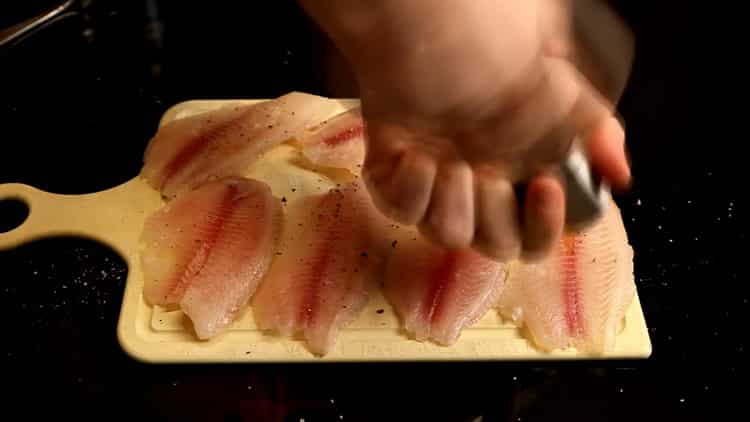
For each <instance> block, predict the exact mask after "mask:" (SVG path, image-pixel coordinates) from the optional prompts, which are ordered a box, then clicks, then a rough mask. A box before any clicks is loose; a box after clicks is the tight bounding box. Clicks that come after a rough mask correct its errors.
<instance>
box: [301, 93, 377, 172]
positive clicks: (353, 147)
mask: <svg viewBox="0 0 750 422" xmlns="http://www.w3.org/2000/svg"><path fill="white" fill-rule="evenodd" d="M299 143H300V145H301V146H302V153H303V154H304V155H305V157H307V159H308V160H310V161H311V162H312V163H313V164H315V165H317V166H321V167H333V168H342V169H347V170H349V171H350V172H352V173H353V174H360V173H361V172H362V163H363V162H364V160H365V141H364V122H363V120H362V114H361V111H360V109H359V108H355V109H351V110H348V111H345V112H343V113H340V114H338V115H336V116H334V117H332V118H330V119H328V120H326V121H324V122H322V123H321V125H320V126H319V127H317V128H314V129H313V130H312V131H311V132H310V133H308V134H307V135H305V136H303V137H302V138H301V139H300V141H299Z"/></svg>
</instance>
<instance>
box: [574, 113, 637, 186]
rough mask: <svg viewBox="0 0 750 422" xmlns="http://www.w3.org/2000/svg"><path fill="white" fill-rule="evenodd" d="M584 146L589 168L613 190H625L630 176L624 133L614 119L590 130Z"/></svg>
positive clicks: (607, 120)
mask: <svg viewBox="0 0 750 422" xmlns="http://www.w3.org/2000/svg"><path fill="white" fill-rule="evenodd" d="M584 146H585V148H586V151H587V154H588V157H589V161H590V162H591V168H592V169H593V171H594V172H596V173H598V174H599V175H601V176H602V177H603V178H605V179H606V180H608V181H609V183H610V184H611V185H612V187H613V188H615V189H627V188H628V187H629V186H630V182H631V174H630V165H629V164H628V160H627V156H626V153H625V131H624V130H623V128H622V125H620V122H618V121H617V119H616V118H614V117H611V118H609V119H606V120H604V121H603V122H602V123H601V124H599V125H597V126H596V127H594V129H592V130H591V131H590V132H589V134H588V138H587V139H586V141H585V143H584Z"/></svg>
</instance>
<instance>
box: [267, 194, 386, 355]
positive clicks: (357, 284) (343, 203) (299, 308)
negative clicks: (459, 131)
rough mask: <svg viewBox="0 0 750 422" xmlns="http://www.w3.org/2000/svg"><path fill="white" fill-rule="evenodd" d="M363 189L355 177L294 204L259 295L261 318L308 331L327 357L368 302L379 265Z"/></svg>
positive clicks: (282, 328) (289, 331)
mask: <svg viewBox="0 0 750 422" xmlns="http://www.w3.org/2000/svg"><path fill="white" fill-rule="evenodd" d="M373 212H374V208H373V206H372V204H371V203H370V201H369V198H368V197H367V194H366V192H365V191H364V188H363V187H362V186H361V185H360V184H358V183H350V184H347V185H344V186H342V187H341V188H335V189H331V190H330V191H329V192H327V193H325V194H320V195H312V196H310V197H308V198H305V199H303V200H300V201H299V202H297V203H296V204H294V205H293V206H292V208H291V209H290V210H289V214H288V215H287V222H286V223H285V230H284V232H283V235H282V240H281V242H280V246H279V251H280V253H281V254H280V255H279V256H276V258H275V259H274V262H273V264H272V265H271V269H270V270H269V273H268V276H267V277H266V279H265V280H264V281H263V283H262V284H261V286H260V288H259V289H258V292H257V294H256V295H255V297H254V298H253V303H252V306H253V309H254V314H255V321H256V324H257V325H258V327H259V328H261V329H263V330H272V331H276V332H278V333H279V334H281V335H282V336H292V335H294V334H295V333H302V336H303V337H304V339H305V341H306V343H307V345H308V348H309V349H310V351H312V352H313V353H315V354H318V355H324V354H326V353H328V352H330V350H331V349H332V348H333V347H334V345H335V343H336V337H337V336H338V333H339V330H340V328H342V327H344V326H346V325H347V324H349V323H350V322H351V321H353V320H354V319H355V318H356V317H357V316H358V315H359V313H360V311H361V310H362V308H363V307H364V306H365V305H366V303H367V300H368V295H369V292H370V290H371V288H372V284H371V283H372V282H373V276H374V273H375V271H376V270H377V268H378V264H379V262H378V254H377V253H369V254H368V251H370V248H372V247H373V233H372V230H371V225H370V221H372V220H373V218H372V217H371V216H370V215H371V213H373Z"/></svg>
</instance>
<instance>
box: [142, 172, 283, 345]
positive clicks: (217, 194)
mask: <svg viewBox="0 0 750 422" xmlns="http://www.w3.org/2000/svg"><path fill="white" fill-rule="evenodd" d="M280 223H281V207H280V205H279V200H278V199H276V198H274V197H273V196H272V195H271V191H270V189H269V188H268V186H267V185H266V184H264V183H262V182H258V181H255V180H250V179H241V178H227V179H221V180H218V181H214V182H207V183H205V184H203V185H200V186H199V187H197V188H196V189H195V190H192V191H190V192H187V193H185V194H184V195H180V196H179V197H178V198H176V199H175V200H173V201H171V202H170V203H168V204H167V205H165V206H164V207H163V208H162V209H160V210H158V211H157V212H155V213H154V214H152V215H151V216H149V217H148V219H147V221H146V224H145V225H144V229H143V233H142V237H141V240H142V243H143V248H144V249H143V251H142V253H141V262H142V264H143V273H144V280H145V285H144V295H145V298H146V300H147V301H148V302H149V303H151V304H156V305H178V304H179V305H180V307H181V309H182V310H183V312H185V314H187V316H188V317H189V318H190V319H191V321H192V322H193V326H194V328H195V331H196V334H197V335H198V337H199V338H201V339H206V338H210V337H213V336H215V335H216V334H218V333H220V332H221V331H222V330H224V329H225V328H226V327H227V326H229V324H230V323H231V322H232V321H233V319H234V317H235V315H236V313H237V311H238V310H239V309H240V307H241V306H243V305H245V304H247V302H248V301H249V299H250V297H251V296H252V294H253V293H254V292H255V289H256V287H257V286H258V283H259V282H260V281H261V279H262V277H263V275H264V274H265V272H266V270H267V269H268V266H269V265H270V263H271V258H272V256H273V252H274V249H275V246H276V242H277V239H278V234H279V232H280Z"/></svg>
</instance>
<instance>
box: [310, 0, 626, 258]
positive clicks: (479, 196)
mask: <svg viewBox="0 0 750 422" xmlns="http://www.w3.org/2000/svg"><path fill="white" fill-rule="evenodd" d="M308 3H313V2H312V1H310V2H308ZM324 5H327V6H328V8H327V9H326V10H324V11H321V10H320V9H318V8H321V7H323V6H324ZM307 7H308V9H309V10H311V14H312V15H313V16H314V17H315V18H316V20H318V21H319V22H320V23H321V25H322V26H323V27H324V28H325V29H326V30H327V31H328V32H329V33H330V34H331V36H332V38H333V39H334V41H335V42H336V44H337V45H338V46H339V48H341V50H342V51H343V53H344V55H345V56H346V57H347V59H348V60H349V62H350V63H351V64H352V67H353V70H354V73H355V75H356V78H357V83H358V85H359V90H360V97H361V100H362V108H363V116H364V118H365V121H366V125H367V140H368V147H367V158H366V161H365V165H364V168H363V176H364V178H365V180H366V182H367V184H368V187H369V189H370V191H371V194H372V196H373V198H374V200H375V203H376V204H377V205H378V207H379V208H380V209H381V210H382V211H383V212H384V213H385V214H387V215H389V216H390V217H392V218H393V219H395V220H397V221H399V222H401V223H404V224H418V225H419V227H420V230H421V231H422V232H423V233H424V234H425V235H427V236H428V237H429V238H431V239H433V240H434V241H436V242H438V243H441V244H443V245H445V246H449V247H464V246H469V245H473V246H474V247H476V248H477V249H479V250H480V251H482V252H483V253H485V254H487V255H489V256H493V257H496V258H499V259H513V258H517V257H518V256H520V255H521V254H523V256H525V257H539V256H544V255H546V253H547V252H548V251H549V250H550V249H551V248H552V246H553V245H554V244H555V243H556V241H557V240H558V239H559V237H560V235H561V233H562V230H563V222H564V210H565V197H564V187H563V186H562V184H561V180H560V178H559V176H558V175H557V167H558V165H559V163H560V162H561V161H562V160H564V159H565V157H566V154H567V151H568V148H569V146H570V143H571V141H572V139H573V138H574V137H575V136H576V135H577V136H579V137H580V138H581V139H582V140H583V141H584V148H585V149H586V151H587V153H588V156H589V159H590V161H591V165H592V167H593V168H594V170H595V171H597V172H598V173H599V174H600V175H601V176H602V177H604V178H605V179H607V180H608V181H609V182H610V183H611V184H612V185H613V186H615V187H624V186H626V185H627V184H628V182H629V177H630V175H629V169H628V164H627V161H626V159H625V152H624V132H623V130H622V127H621V126H620V124H619V123H618V122H617V120H615V119H614V117H613V104H614V101H616V99H617V98H618V97H619V95H620V94H621V92H622V90H623V88H624V84H625V80H626V79H627V75H628V72H629V66H630V61H631V60H632V42H631V41H630V38H629V34H628V33H627V31H626V30H624V29H623V27H622V26H621V25H619V22H618V21H617V20H616V18H615V17H614V15H612V14H611V13H610V12H609V11H608V9H606V7H604V6H603V5H602V4H601V3H600V2H598V1H594V0H590V1H587V0H580V1H577V2H573V1H566V0H526V1H524V2H518V1H514V0H494V1H492V0H478V1H471V2H463V1H441V2H433V1H429V0H413V1H409V2H398V1H382V2H377V3H376V4H375V5H373V3H371V2H364V1H349V2H346V1H343V0H342V1H337V0H330V1H328V2H317V3H316V6H313V5H308V6H307ZM581 29H582V30H581ZM577 30H580V31H577ZM600 40H604V41H605V42H603V43H602V44H601V45H597V44H596V43H595V42H592V41H600ZM612 52H614V53H615V54H611V53H612ZM607 53H610V54H607ZM519 182H527V187H528V188H527V193H526V196H525V199H524V202H523V203H519V199H518V198H517V197H516V193H515V190H514V185H515V184H517V183H519Z"/></svg>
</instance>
